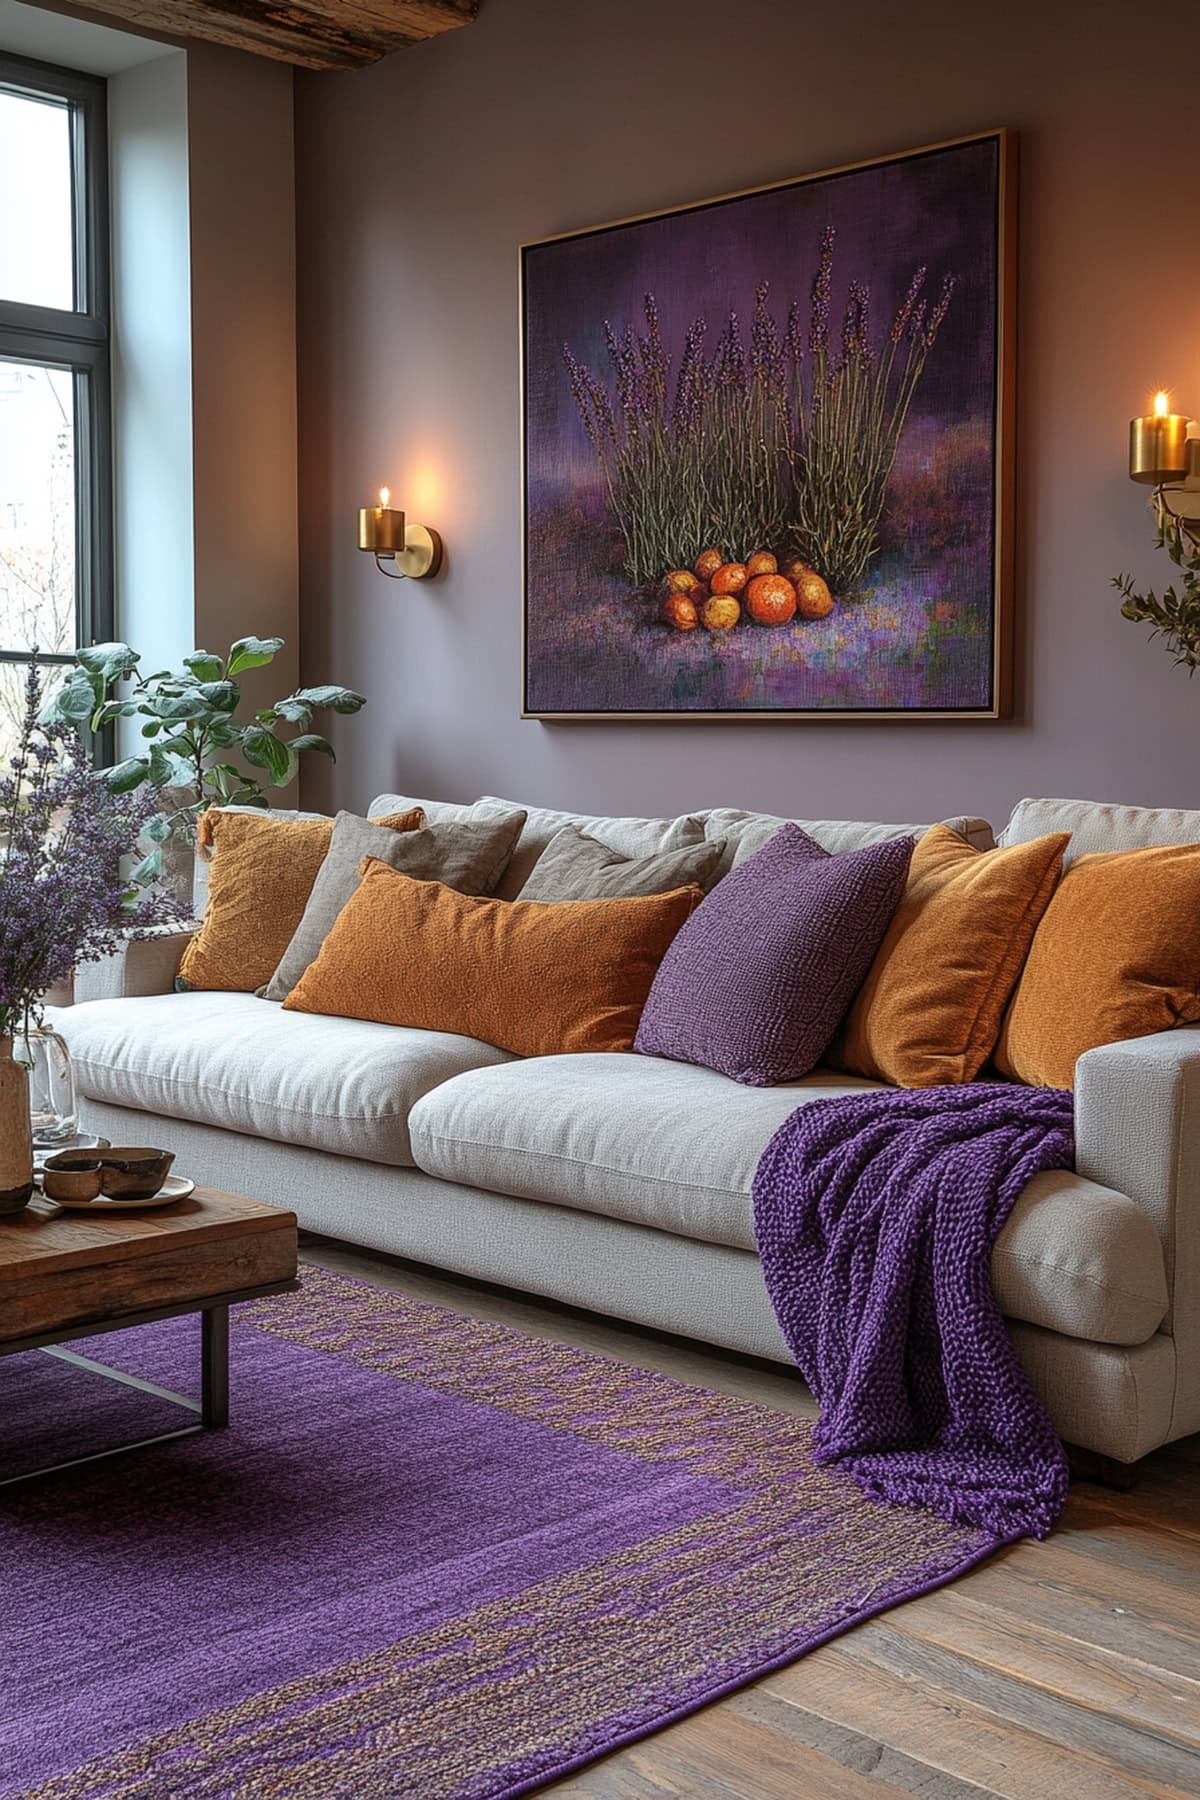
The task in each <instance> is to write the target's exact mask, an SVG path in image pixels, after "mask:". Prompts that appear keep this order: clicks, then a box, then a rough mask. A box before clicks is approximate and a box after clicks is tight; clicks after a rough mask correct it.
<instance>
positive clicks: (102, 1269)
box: [0, 1188, 299, 1487]
mask: <svg viewBox="0 0 1200 1800" xmlns="http://www.w3.org/2000/svg"><path fill="white" fill-rule="evenodd" d="M298 1285H299V1283H298V1282H297V1280H296V1215H295V1213H291V1212H282V1211H281V1210H280V1209H279V1208H278V1207H276V1206H265V1205H264V1204H263V1203H262V1202H261V1201H258V1200H243V1199H240V1198H239V1197H238V1196H236V1195H234V1194H221V1193H217V1192H216V1191H215V1190H214V1189H213V1188H197V1189H196V1191H195V1193H194V1194H192V1195H191V1196H189V1198H188V1199H186V1200H180V1201H178V1202H177V1203H176V1204H175V1205H174V1206H170V1207H166V1208H164V1209H161V1210H155V1211H152V1212H125V1211H120V1212H116V1211H114V1212H100V1211H97V1212H94V1213H93V1212H86V1213H85V1212H74V1211H66V1210H64V1209H63V1208H62V1207H59V1206H56V1205H55V1204H54V1202H53V1201H52V1200H43V1199H41V1198H37V1199H34V1200H33V1201H32V1202H31V1203H30V1205H29V1206H28V1207H27V1208H26V1209H25V1211H24V1212H23V1213H18V1214H17V1215H16V1216H15V1217H10V1218H5V1219H0V1357H3V1356H14V1355H16V1354H18V1353H19V1352H21V1351H25V1350H44V1351H46V1352H48V1354H50V1355H51V1356H57V1357H61V1358H62V1359H63V1360H65V1361H67V1362H72V1363H75V1364H77V1365H79V1366H80V1367H82V1368H86V1369H88V1370H90V1371H92V1372H94V1373H96V1374H99V1375H105V1376H107V1377H109V1378H110V1379H111V1380H114V1381H120V1382H124V1383H125V1384H126V1385H128V1386H130V1387H136V1388H141V1389H142V1390H143V1391H144V1392H149V1393H152V1394H156V1395H158V1397H159V1398H160V1399H164V1400H170V1401H173V1402H174V1403H175V1404H176V1405H178V1406H182V1407H185V1408H186V1409H187V1410H188V1411H189V1412H190V1413H192V1414H193V1415H196V1418H195V1422H194V1423H192V1424H190V1425H185V1426H182V1427H180V1429H179V1430H177V1431H168V1432H162V1433H160V1434H158V1436H156V1437H153V1438H141V1439H139V1440H138V1441H137V1443H135V1444H121V1445H118V1446H116V1447H115V1448H114V1449H112V1450H102V1451H98V1452H96V1453H95V1454H94V1455H92V1456H82V1457H74V1458H71V1459H69V1460H68V1461H66V1462H62V1463H55V1464H52V1465H51V1467H52V1468H54V1469H62V1468H70V1467H71V1466H72V1465H73V1464H74V1463H81V1462H94V1461H96V1460H97V1459H98V1458H99V1457H105V1456H116V1455H119V1454H121V1453H122V1452H123V1451H126V1450H134V1449H140V1448H141V1446H142V1445H143V1444H147V1443H160V1442H165V1441H166V1440H167V1439H168V1438H177V1437H188V1436H190V1435H191V1434H192V1433H193V1432H198V1431H211V1430H214V1429H218V1428H219V1427H221V1426H222V1425H225V1424H227V1423H228V1419H229V1308H230V1306H232V1305H234V1304H235V1303H236V1302H237V1301H239V1300H257V1299H259V1298H261V1297H262V1296H263V1295H266V1294H283V1293H287V1292H289V1291H291V1290H292V1289H294V1288H296V1287H297V1286H298ZM193 1312H198V1313H199V1314H200V1320H201V1327H200V1371H201V1392H200V1398H199V1400H195V1399H189V1398H188V1397H187V1396H186V1395H183V1394H176V1393H172V1392H171V1391H170V1390H169V1389H167V1388H160V1387H156V1386H155V1385H154V1384H153V1383H152V1382H148V1381H142V1380H139V1379H138V1378H137V1377H136V1376H133V1375H127V1374H125V1373H124V1371H122V1370H119V1369H110V1368H109V1367H108V1366H107V1365H106V1364H104V1363H98V1362H93V1361H92V1360H91V1359H90V1358H88V1357H82V1356H77V1355H76V1354H75V1352H74V1351H71V1350H64V1349H63V1348H62V1346H63V1345H64V1344H66V1343H70V1342H71V1340H72V1339H73V1338H82V1337H95V1336H96V1335H97V1334H99V1333H101V1332H106V1331H126V1330H128V1329H129V1328H130V1327H132V1326H134V1325H149V1324H151V1323H153V1322H154V1321H155V1320H157V1319H171V1318H175V1317H177V1316H178V1315H180V1314H182V1313H193ZM3 1458H4V1450H3V1406H2V1404H0V1487H6V1486H9V1485H11V1484H12V1483H14V1482H18V1481H28V1480H30V1479H31V1478H32V1476H33V1475H44V1474H47V1473H48V1472H49V1470H48V1469H45V1468H43V1469H36V1470H29V1471H23V1472H22V1473H21V1474H19V1475H11V1476H7V1477H6V1476H5V1475H4V1473H3Z"/></svg>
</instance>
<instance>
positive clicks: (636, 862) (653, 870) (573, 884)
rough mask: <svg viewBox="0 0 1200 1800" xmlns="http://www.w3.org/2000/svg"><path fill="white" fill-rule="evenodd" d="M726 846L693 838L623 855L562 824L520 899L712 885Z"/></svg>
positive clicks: (630, 895)
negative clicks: (673, 845) (640, 853)
mask: <svg viewBox="0 0 1200 1800" xmlns="http://www.w3.org/2000/svg"><path fill="white" fill-rule="evenodd" d="M724 849H725V846H724V844H723V843H721V842H717V843H712V844H691V845H689V846H688V847H687V848H686V849H682V850H660V851H658V852H657V853H656V854H655V855H653V856H635V857H630V856H622V855H621V853H620V851H619V850H612V849H610V848H609V846H608V845H607V844H602V843H600V841H599V839H597V838H594V837H589V836H588V834H587V832H586V831H580V829H579V827H578V825H564V826H563V828H562V830H561V831H559V832H556V833H555V835H554V836H553V837H552V838H551V839H550V842H549V843H548V844H547V845H546V848H545V849H544V850H543V851H542V854H541V855H540V856H539V857H538V860H537V862H536V863H535V864H534V865H533V873H532V875H531V876H530V877H529V879H528V881H527V882H526V883H525V885H524V887H523V888H522V889H521V892H520V894H519V895H518V896H517V898H518V899H519V900H543V901H546V900H632V899H635V898H637V897H639V896H643V895H646V894H669V893H671V892H672V890H673V889H674V888H681V887H699V888H705V889H707V888H708V887H710V886H711V885H712V881H713V879H714V877H715V874H716V868H717V864H718V863H719V862H720V860H721V856H722V854H723V852H724Z"/></svg>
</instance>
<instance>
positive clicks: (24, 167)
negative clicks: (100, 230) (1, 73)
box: [0, 89, 75, 312]
mask: <svg viewBox="0 0 1200 1800" xmlns="http://www.w3.org/2000/svg"><path fill="white" fill-rule="evenodd" d="M0 220H3V222H4V224H3V230H0V300H20V301H22V302H23V303H24V304H25V305H27V306H57V307H61V308H62V309H63V310H64V311H67V312H70V311H71V310H72V308H73V307H74V305H75V279H74V269H75V239H74V225H73V220H72V209H71V110H70V108H69V107H68V106H67V105H66V104H65V102H63V101H61V100H50V101H47V100H33V99H30V98H29V96H28V95H26V94H13V93H6V92H5V91H4V90H3V89H0Z"/></svg>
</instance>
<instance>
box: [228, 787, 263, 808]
mask: <svg viewBox="0 0 1200 1800" xmlns="http://www.w3.org/2000/svg"><path fill="white" fill-rule="evenodd" d="M228 804H229V805H230V806H262V807H269V806H270V804H271V802H270V801H269V800H268V799H267V796H266V795H265V794H264V793H263V791H262V789H261V788H257V787H244V788H239V789H238V790H237V792H236V793H235V794H231V795H230V796H229V801H228Z"/></svg>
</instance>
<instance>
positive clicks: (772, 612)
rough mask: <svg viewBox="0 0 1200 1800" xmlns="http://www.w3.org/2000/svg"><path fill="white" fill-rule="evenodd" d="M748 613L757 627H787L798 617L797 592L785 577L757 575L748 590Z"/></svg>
mask: <svg viewBox="0 0 1200 1800" xmlns="http://www.w3.org/2000/svg"><path fill="white" fill-rule="evenodd" d="M746 611H747V612H748V613H749V614H750V617H751V618H752V619H753V620H754V621H755V623H756V624H757V625H786V624H787V622H788V620H789V619H794V618H795V616H796V590H795V588H794V587H793V586H792V584H791V582H790V581H788V579H787V578H786V576H783V575H756V576H755V577H754V580H753V581H752V582H751V583H750V586H749V587H748V588H747V589H746Z"/></svg>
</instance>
